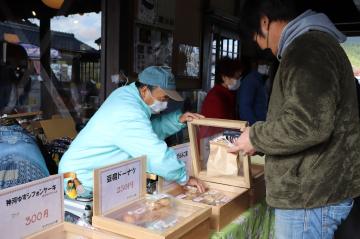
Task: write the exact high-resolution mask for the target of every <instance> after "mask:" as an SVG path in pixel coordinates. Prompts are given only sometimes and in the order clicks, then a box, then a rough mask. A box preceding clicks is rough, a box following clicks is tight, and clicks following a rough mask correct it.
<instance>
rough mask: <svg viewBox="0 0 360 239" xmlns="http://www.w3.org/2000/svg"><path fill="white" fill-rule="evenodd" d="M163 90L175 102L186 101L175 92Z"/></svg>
mask: <svg viewBox="0 0 360 239" xmlns="http://www.w3.org/2000/svg"><path fill="white" fill-rule="evenodd" d="M162 90H163V91H164V92H165V94H166V95H167V96H169V98H171V99H173V100H175V101H184V98H182V96H181V95H180V94H179V93H178V92H176V91H175V90H165V89H162Z"/></svg>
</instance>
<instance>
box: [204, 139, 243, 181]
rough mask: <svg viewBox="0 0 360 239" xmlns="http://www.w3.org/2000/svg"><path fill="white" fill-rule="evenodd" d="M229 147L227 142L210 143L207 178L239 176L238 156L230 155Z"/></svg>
mask: <svg viewBox="0 0 360 239" xmlns="http://www.w3.org/2000/svg"><path fill="white" fill-rule="evenodd" d="M229 147H230V145H229V143H227V142H226V141H216V140H214V141H210V155H209V158H208V161H207V176H212V177H214V176H215V177H216V176H238V174H239V168H240V162H239V157H238V154H233V153H228V152H227V150H228V148H229Z"/></svg>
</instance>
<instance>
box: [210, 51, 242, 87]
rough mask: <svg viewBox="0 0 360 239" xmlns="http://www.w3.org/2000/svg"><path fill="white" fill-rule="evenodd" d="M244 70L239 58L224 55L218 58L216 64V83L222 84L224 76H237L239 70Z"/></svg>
mask: <svg viewBox="0 0 360 239" xmlns="http://www.w3.org/2000/svg"><path fill="white" fill-rule="evenodd" d="M242 71H243V65H242V64H241V61H240V60H238V59H231V58H229V57H223V58H221V59H219V60H218V62H217V63H216V66H215V84H222V83H223V82H224V81H223V79H222V76H227V77H235V76H236V74H237V73H238V72H242Z"/></svg>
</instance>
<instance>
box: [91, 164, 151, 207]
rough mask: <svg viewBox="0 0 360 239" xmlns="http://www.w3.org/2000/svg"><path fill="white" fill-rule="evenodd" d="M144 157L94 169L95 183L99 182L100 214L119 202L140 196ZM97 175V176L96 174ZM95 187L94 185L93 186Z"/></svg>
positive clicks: (119, 203)
mask: <svg viewBox="0 0 360 239" xmlns="http://www.w3.org/2000/svg"><path fill="white" fill-rule="evenodd" d="M143 165H145V158H136V159H132V160H129V161H126V162H122V163H120V164H116V165H113V166H110V167H106V168H103V169H97V170H95V177H94V178H95V180H99V182H95V184H97V183H99V188H98V192H95V191H94V194H95V197H99V198H98V200H96V201H98V202H99V204H100V205H98V206H99V207H100V208H99V209H100V210H101V211H100V212H99V213H100V214H104V213H106V212H107V211H109V210H110V209H113V208H115V207H117V206H119V205H121V204H124V203H127V202H130V201H133V200H135V199H138V198H139V197H140V196H141V192H142V190H144V189H142V187H145V185H143V183H142V180H143V179H144V175H145V171H144V170H145V169H144V167H143ZM96 175H98V176H96ZM95 188H96V186H95Z"/></svg>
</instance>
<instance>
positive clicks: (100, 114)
mask: <svg viewBox="0 0 360 239" xmlns="http://www.w3.org/2000/svg"><path fill="white" fill-rule="evenodd" d="M138 78H139V81H137V82H134V83H132V84H130V85H128V86H124V87H121V88H119V89H117V90H115V91H114V92H113V93H112V94H111V95H110V96H109V97H108V98H107V99H106V101H105V102H104V103H103V104H102V106H101V107H100V109H99V110H98V111H97V112H96V113H95V115H94V116H93V117H92V118H91V119H90V121H89V122H88V124H87V125H86V127H85V128H84V129H83V130H82V131H81V132H80V133H79V135H78V136H77V137H76V138H75V140H74V141H73V142H72V144H71V145H70V148H69V150H68V151H67V152H66V153H65V154H64V156H63V157H62V159H61V161H60V165H59V173H64V172H69V171H71V172H75V173H76V175H77V178H78V179H79V181H80V182H81V183H82V185H83V186H84V188H85V189H86V190H85V192H91V191H92V187H93V170H94V169H96V168H100V167H104V166H107V165H111V164H114V163H118V162H121V161H124V160H127V159H130V158H134V157H139V156H142V155H146V156H147V171H148V172H150V173H155V174H157V175H160V176H162V177H164V178H165V179H166V180H170V181H176V182H178V183H179V184H182V185H185V184H187V185H192V186H197V187H198V189H199V190H200V191H204V190H205V188H204V186H203V184H202V183H201V182H200V181H199V180H197V179H195V178H192V177H189V175H188V174H187V172H186V167H185V164H184V163H183V162H182V161H179V160H178V159H177V157H176V154H175V152H174V151H173V150H172V149H170V148H168V147H167V145H166V143H165V141H164V139H165V138H166V137H168V136H170V135H172V134H175V133H177V132H178V131H180V130H181V129H183V128H184V127H185V126H186V122H187V121H191V120H192V119H196V118H201V117H203V116H201V115H199V114H194V113H189V112H188V113H185V114H182V113H181V112H180V111H175V112H172V113H169V114H164V115H161V116H160V117H156V118H155V119H151V115H152V114H158V113H160V112H161V111H163V110H165V109H166V108H167V102H168V99H169V98H171V99H173V100H176V101H182V100H183V99H182V97H181V96H180V95H179V94H178V93H177V92H176V91H175V88H176V86H175V80H174V76H173V74H172V73H171V69H170V68H168V67H160V66H151V67H148V68H146V69H145V70H144V71H143V72H141V73H140V74H139V76H138Z"/></svg>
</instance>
